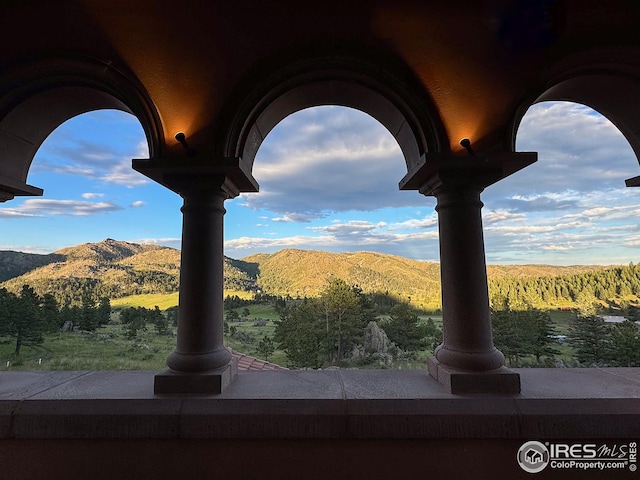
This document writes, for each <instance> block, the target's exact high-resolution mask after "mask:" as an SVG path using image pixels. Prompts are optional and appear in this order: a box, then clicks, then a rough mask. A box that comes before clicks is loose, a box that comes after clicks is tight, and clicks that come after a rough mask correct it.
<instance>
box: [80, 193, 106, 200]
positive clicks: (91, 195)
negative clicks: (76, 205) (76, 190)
mask: <svg viewBox="0 0 640 480" xmlns="http://www.w3.org/2000/svg"><path fill="white" fill-rule="evenodd" d="M102 197H104V193H92V192H87V193H83V194H82V198H86V199H87V200H90V199H92V198H102Z"/></svg>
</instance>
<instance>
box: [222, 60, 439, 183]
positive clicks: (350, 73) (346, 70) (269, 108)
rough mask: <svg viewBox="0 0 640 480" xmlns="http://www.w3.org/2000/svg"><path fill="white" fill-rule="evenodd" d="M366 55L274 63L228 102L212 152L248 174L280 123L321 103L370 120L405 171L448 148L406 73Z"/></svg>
mask: <svg viewBox="0 0 640 480" xmlns="http://www.w3.org/2000/svg"><path fill="white" fill-rule="evenodd" d="M370 53H371V52H370ZM370 53H369V54H367V55H359V56H357V57H351V56H348V55H343V54H342V53H336V52H331V54H330V55H328V56H323V55H320V56H318V57H313V58H308V57H305V58H304V59H302V60H299V61H291V59H290V58H289V59H286V63H285V65H286V66H280V67H279V66H278V64H279V62H280V61H281V60H282V59H279V60H274V61H273V63H270V64H268V66H267V67H265V68H264V70H261V71H259V72H254V74H253V75H252V76H249V77H248V78H247V79H246V81H247V83H246V85H245V86H240V87H239V88H238V89H237V91H236V92H235V94H234V95H233V96H232V97H231V98H230V101H229V102H228V105H227V111H226V113H225V114H224V115H223V118H225V121H226V122H227V124H226V127H225V128H223V129H222V131H223V132H224V133H223V134H222V135H221V137H220V138H219V139H218V140H217V141H218V145H219V146H218V149H219V151H221V152H222V154H223V155H224V156H229V157H239V158H241V159H242V160H243V162H244V163H245V164H246V165H247V167H248V168H249V169H251V168H252V166H253V162H254V159H255V156H256V153H257V151H258V149H259V148H260V145H261V144H262V142H263V141H264V140H265V138H266V136H267V135H268V134H269V132H270V131H271V130H272V129H273V128H274V127H275V126H276V125H277V124H278V123H279V122H281V121H282V120H283V119H285V118H286V117H288V116H289V115H291V114H292V113H295V112H298V111H300V110H303V109H305V108H309V107H316V106H322V105H336V106H342V107H349V108H353V109H356V110H360V111H362V112H365V113H367V114H368V115H370V116H371V117H373V118H375V119H376V120H377V121H378V122H380V123H381V124H382V125H383V126H384V127H385V128H386V129H387V130H388V131H389V132H390V133H391V135H392V136H393V137H394V138H395V139H396V142H397V143H398V145H399V146H400V150H401V151H402V154H403V156H404V159H405V162H406V166H407V170H408V171H409V172H411V171H412V170H413V169H414V168H417V166H418V165H419V164H420V161H421V157H422V156H423V155H424V153H425V152H427V151H434V152H435V151H439V150H446V149H448V145H449V143H448V140H447V138H446V133H445V131H444V128H443V127H442V124H441V121H440V118H439V115H438V113H437V110H436V108H435V107H434V105H433V104H432V101H431V99H430V98H429V95H428V93H427V92H425V91H424V90H423V88H422V87H420V86H419V84H418V82H417V81H416V80H415V79H414V78H413V74H412V73H411V72H409V71H407V69H406V66H405V65H400V64H398V63H397V62H396V61H395V60H393V61H392V60H391V59H389V58H386V57H385V55H383V54H380V52H378V55H376V56H375V57H374V58H369V55H370ZM274 64H275V65H276V66H275V67H274V66H273V65H274ZM256 86H258V87H257V88H256ZM227 117H228V120H227Z"/></svg>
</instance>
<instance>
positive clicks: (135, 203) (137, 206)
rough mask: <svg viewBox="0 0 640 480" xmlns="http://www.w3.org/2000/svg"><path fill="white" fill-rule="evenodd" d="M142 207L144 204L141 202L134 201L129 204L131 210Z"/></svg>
mask: <svg viewBox="0 0 640 480" xmlns="http://www.w3.org/2000/svg"><path fill="white" fill-rule="evenodd" d="M144 205H145V202H143V201H142V200H136V201H135V202H133V203H132V204H131V206H132V207H133V208H139V207H144Z"/></svg>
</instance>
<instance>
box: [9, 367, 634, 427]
mask: <svg viewBox="0 0 640 480" xmlns="http://www.w3.org/2000/svg"><path fill="white" fill-rule="evenodd" d="M517 372H518V373H519V374H520V375H521V379H522V386H523V388H522V393H521V394H519V395H486V394H485V395H452V394H450V393H448V392H446V391H444V389H443V388H442V386H441V385H439V384H438V383H437V382H436V381H435V380H433V379H432V378H431V377H430V376H429V375H428V373H427V372H426V371H406V370H404V371H389V370H386V371H374V370H334V371H277V372H241V373H239V374H238V378H237V379H236V381H235V382H233V383H232V384H231V385H230V386H229V387H228V388H227V390H226V391H224V392H223V393H222V394H220V395H210V394H200V395H153V382H154V374H155V372H3V373H0V439H53V438H66V439H74V438H76V439H87V438H131V439H136V438H156V439H207V438H208V439H224V438H227V439H232V438H256V439H258V438H283V439H284V438H309V439H322V438H324V439H330V438H335V439H337V438H359V439H376V438H380V439H382V438H385V439H391V438H395V439H402V438H404V439H411V438H424V439H427V438H433V439H435V438H451V439H464V438H466V439H474V438H476V439H479V438H487V439H490V438H493V439H516V438H537V439H542V438H574V439H575V438H616V439H622V438H633V439H637V437H638V432H639V431H640V430H639V425H640V369H519V370H517Z"/></svg>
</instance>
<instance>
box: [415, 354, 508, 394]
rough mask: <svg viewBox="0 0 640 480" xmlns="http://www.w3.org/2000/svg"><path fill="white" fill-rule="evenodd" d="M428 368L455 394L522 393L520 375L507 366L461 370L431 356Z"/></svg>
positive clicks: (436, 378) (432, 374)
mask: <svg viewBox="0 0 640 480" xmlns="http://www.w3.org/2000/svg"><path fill="white" fill-rule="evenodd" d="M427 368H428V370H429V375H431V376H432V377H433V378H434V379H435V380H436V381H437V382H438V383H440V384H441V385H443V386H444V387H445V388H446V389H447V390H448V391H449V392H450V393H453V394H465V393H500V394H519V393H520V375H519V374H517V373H516V372H514V371H512V370H509V369H508V368H507V367H500V368H497V369H495V370H487V371H473V370H461V369H458V368H454V367H449V366H447V365H445V364H443V363H440V362H439V361H438V360H436V358H435V357H430V358H429V359H427Z"/></svg>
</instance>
